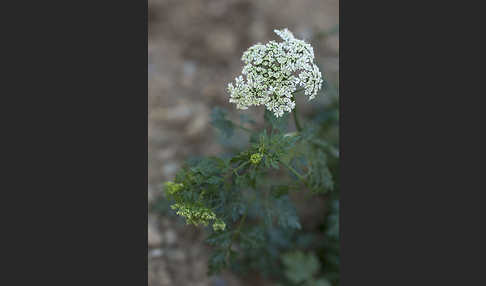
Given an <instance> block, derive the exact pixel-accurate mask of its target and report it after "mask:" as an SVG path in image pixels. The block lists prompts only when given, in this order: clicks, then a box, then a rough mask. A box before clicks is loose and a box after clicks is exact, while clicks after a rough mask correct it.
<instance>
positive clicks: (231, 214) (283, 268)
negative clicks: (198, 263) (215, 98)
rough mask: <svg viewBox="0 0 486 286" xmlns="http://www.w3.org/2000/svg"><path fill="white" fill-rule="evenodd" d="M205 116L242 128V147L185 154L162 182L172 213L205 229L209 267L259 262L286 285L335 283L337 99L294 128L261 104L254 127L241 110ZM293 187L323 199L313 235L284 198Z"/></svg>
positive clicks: (224, 127)
mask: <svg viewBox="0 0 486 286" xmlns="http://www.w3.org/2000/svg"><path fill="white" fill-rule="evenodd" d="M211 118H212V120H211V124H212V125H213V126H214V127H215V128H216V129H217V130H219V132H220V133H221V134H222V135H223V136H224V137H225V138H229V137H232V136H233V139H235V140H239V141H241V140H242V138H239V137H238V134H239V133H237V132H235V129H236V128H239V129H241V130H243V131H245V132H247V133H248V135H249V136H248V137H247V138H248V139H249V142H248V143H247V144H246V148H244V149H243V150H233V153H231V154H229V155H226V156H221V157H207V158H198V159H193V160H188V161H187V162H186V163H185V164H184V166H183V167H182V168H181V170H180V171H179V172H178V173H177V175H176V177H175V179H174V181H173V182H167V183H166V184H165V187H164V190H165V192H164V193H165V196H166V198H167V200H165V202H167V201H169V202H170V204H171V208H172V209H173V210H174V211H175V212H176V214H177V215H179V216H181V217H183V218H184V219H185V221H186V223H188V224H193V225H196V226H201V227H205V229H206V230H207V232H208V237H207V240H206V242H207V243H208V244H209V245H211V247H212V249H213V252H212V255H211V257H210V259H209V269H208V274H210V275H211V274H216V273H218V272H220V271H221V270H223V269H225V268H230V269H231V270H233V271H235V272H237V273H245V271H248V270H251V269H258V270H259V271H261V273H263V274H264V275H267V276H271V277H273V279H275V280H279V281H280V282H281V283H284V284H285V285H317V286H324V285H338V284H339V203H338V200H339V192H338V189H339V182H338V181H337V179H338V163H339V151H338V140H337V138H338V136H336V130H337V126H338V113H337V105H332V106H330V107H328V108H326V109H319V110H318V112H317V115H316V116H315V117H313V118H312V119H311V120H309V121H307V122H306V123H305V125H303V126H304V128H303V129H302V130H300V131H296V130H293V131H292V130H289V125H290V124H289V122H288V121H289V115H288V114H284V116H282V117H280V118H276V117H275V116H274V115H273V114H272V113H271V112H268V111H266V112H265V114H264V125H263V126H259V127H258V126H256V124H255V121H253V120H251V119H249V118H247V117H245V116H243V117H242V118H241V120H240V122H239V123H235V122H232V121H231V120H229V119H228V116H227V112H226V111H224V110H223V109H220V108H215V109H214V110H213V112H212V114H211ZM243 124H246V125H247V126H248V125H249V126H252V127H253V128H252V129H247V128H246V127H244V126H243ZM253 129H254V130H253ZM297 192H301V193H303V194H302V195H304V194H305V195H306V196H321V197H322V198H325V199H326V202H327V206H328V208H326V210H325V212H324V214H322V213H320V214H319V216H320V217H321V216H322V215H324V217H325V222H324V223H323V225H322V227H321V232H322V233H321V234H320V235H317V234H316V233H315V230H308V229H305V227H303V225H304V224H303V223H302V222H301V220H300V218H299V215H298V212H297V209H296V207H295V205H294V202H293V200H292V199H291V198H292V197H293V194H294V193H297ZM299 195H300V194H299ZM156 206H157V207H159V208H160V206H165V203H164V204H160V203H159V204H156ZM322 235H323V236H324V239H322ZM298 249H308V251H306V252H302V251H298ZM282 253H284V255H283V256H282Z"/></svg>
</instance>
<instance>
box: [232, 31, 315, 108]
mask: <svg viewBox="0 0 486 286" xmlns="http://www.w3.org/2000/svg"><path fill="white" fill-rule="evenodd" d="M274 32H275V33H276V34H277V35H279V36H280V37H281V38H282V39H283V40H284V41H283V42H275V41H270V42H268V43H267V44H265V45H262V44H256V45H254V46H252V47H250V48H249V49H248V50H247V51H246V52H244V53H243V56H242V58H241V59H242V60H243V62H244V63H245V66H244V67H243V70H242V72H241V73H242V74H243V75H244V76H246V80H245V79H244V78H243V76H241V75H240V76H238V77H237V78H236V79H235V84H234V85H233V83H229V84H228V91H229V93H230V100H229V101H230V102H232V103H236V107H237V108H238V109H248V107H249V106H252V105H253V106H258V105H265V106H266V108H267V109H268V110H269V111H271V112H273V113H274V114H275V116H276V117H280V116H282V115H283V114H284V112H285V111H287V112H291V111H292V110H293V109H294V107H295V100H294V98H293V95H292V93H293V92H295V91H296V90H297V88H298V87H302V88H303V89H304V91H305V94H306V95H308V96H309V100H312V99H313V98H314V97H315V96H316V94H317V92H318V91H319V89H320V88H321V85H322V74H321V72H320V71H319V68H318V67H317V65H315V64H314V49H313V48H312V46H311V45H310V44H308V43H306V42H304V41H302V40H298V39H296V38H294V35H293V34H292V32H290V31H289V30H288V29H283V30H274Z"/></svg>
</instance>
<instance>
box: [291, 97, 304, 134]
mask: <svg viewBox="0 0 486 286" xmlns="http://www.w3.org/2000/svg"><path fill="white" fill-rule="evenodd" d="M303 90H304V88H300V89H298V90H296V91H294V92H293V93H292V94H293V95H294V100H295V107H294V112H292V113H293V114H294V122H295V127H296V128H297V131H299V132H300V131H302V126H301V125H300V121H299V116H298V115H297V99H296V98H295V95H296V94H297V93H299V92H301V91H303Z"/></svg>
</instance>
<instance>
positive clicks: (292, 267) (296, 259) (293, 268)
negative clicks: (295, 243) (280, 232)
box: [282, 251, 321, 284]
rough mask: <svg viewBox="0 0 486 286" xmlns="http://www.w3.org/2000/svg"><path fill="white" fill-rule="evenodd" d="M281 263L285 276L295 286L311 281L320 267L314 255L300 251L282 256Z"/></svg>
mask: <svg viewBox="0 0 486 286" xmlns="http://www.w3.org/2000/svg"><path fill="white" fill-rule="evenodd" d="M282 262H283V264H284V265H285V276H286V277H287V279H289V280H290V281H291V282H292V283H295V284H300V283H303V282H306V281H312V280H313V277H314V275H316V274H317V272H318V271H319V269H320V267H321V266H320V263H319V259H318V258H317V257H316V256H315V254H313V253H309V254H305V253H303V252H301V251H295V252H290V253H286V254H284V255H283V256H282Z"/></svg>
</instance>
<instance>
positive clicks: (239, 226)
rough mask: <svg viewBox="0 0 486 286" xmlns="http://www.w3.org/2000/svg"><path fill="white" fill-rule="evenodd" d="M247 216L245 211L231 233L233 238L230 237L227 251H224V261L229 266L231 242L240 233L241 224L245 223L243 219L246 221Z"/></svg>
mask: <svg viewBox="0 0 486 286" xmlns="http://www.w3.org/2000/svg"><path fill="white" fill-rule="evenodd" d="M247 214H248V212H247V211H245V213H244V214H243V217H242V218H241V221H240V223H239V224H238V227H237V228H236V230H235V232H234V233H233V236H232V237H231V242H230V244H229V245H228V249H227V250H226V257H225V259H226V262H227V263H228V264H229V256H230V253H231V246H233V241H234V240H235V239H236V236H237V235H238V234H239V233H240V229H241V226H242V225H243V223H245V219H246V215H247Z"/></svg>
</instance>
